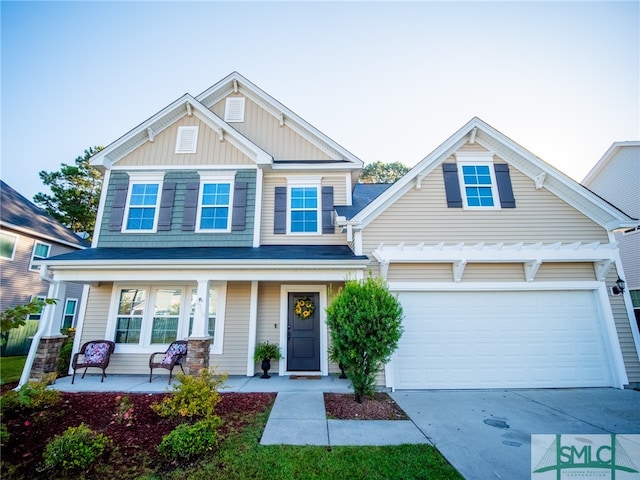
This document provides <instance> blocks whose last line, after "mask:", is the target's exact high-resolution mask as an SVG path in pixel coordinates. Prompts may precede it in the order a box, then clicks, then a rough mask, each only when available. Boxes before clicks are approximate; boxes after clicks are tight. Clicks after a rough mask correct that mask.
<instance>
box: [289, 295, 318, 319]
mask: <svg viewBox="0 0 640 480" xmlns="http://www.w3.org/2000/svg"><path fill="white" fill-rule="evenodd" d="M315 309H316V306H315V305H314V304H313V301H312V300H311V299H310V298H309V297H306V298H301V299H299V300H298V301H297V302H296V306H295V308H294V312H295V314H296V315H297V316H298V318H300V319H301V320H306V319H307V318H309V317H310V316H311V315H313V311H314V310H315Z"/></svg>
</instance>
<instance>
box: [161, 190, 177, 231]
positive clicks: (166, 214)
mask: <svg viewBox="0 0 640 480" xmlns="http://www.w3.org/2000/svg"><path fill="white" fill-rule="evenodd" d="M175 195H176V183H175V182H166V183H164V184H163V185H162V198H161V199H160V215H159V216H158V231H168V230H171V216H172V215H173V199H174V197H175Z"/></svg>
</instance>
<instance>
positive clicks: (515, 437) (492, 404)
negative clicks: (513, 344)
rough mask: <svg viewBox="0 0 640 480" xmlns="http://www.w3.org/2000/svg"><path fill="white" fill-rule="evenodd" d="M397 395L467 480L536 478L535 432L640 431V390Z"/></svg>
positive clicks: (438, 391)
mask: <svg viewBox="0 0 640 480" xmlns="http://www.w3.org/2000/svg"><path fill="white" fill-rule="evenodd" d="M391 396H392V397H393V399H394V400H395V401H396V402H397V403H398V405H400V406H401V407H402V408H403V409H404V411H405V412H406V413H407V415H409V417H411V419H412V420H413V421H414V422H415V423H416V425H417V426H418V428H419V429H420V430H421V431H422V432H423V433H424V434H425V436H426V437H427V438H428V439H429V440H431V442H432V443H433V444H434V445H435V446H436V447H437V448H438V450H439V451H440V452H441V453H442V454H443V455H444V456H445V457H446V458H447V460H448V461H449V462H450V463H451V464H452V465H453V466H454V467H455V468H456V469H457V470H458V471H459V472H460V473H461V474H462V475H463V476H464V477H465V478H466V479H467V480H475V479H478V480H488V479H514V480H519V479H528V478H531V434H609V433H626V434H639V433H640V392H638V391H633V390H617V389H613V388H575V389H549V390H428V391H398V392H395V393H392V394H391ZM639 463H640V461H639Z"/></svg>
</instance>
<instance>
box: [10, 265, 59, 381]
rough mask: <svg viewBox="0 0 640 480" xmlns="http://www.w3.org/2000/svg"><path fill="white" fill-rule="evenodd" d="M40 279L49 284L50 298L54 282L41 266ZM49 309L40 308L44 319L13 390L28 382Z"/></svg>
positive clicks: (45, 267) (47, 306)
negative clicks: (45, 313) (46, 311)
mask: <svg viewBox="0 0 640 480" xmlns="http://www.w3.org/2000/svg"><path fill="white" fill-rule="evenodd" d="M40 278H41V279H42V280H44V281H45V282H47V283H49V294H48V295H47V297H48V298H51V297H50V295H51V294H52V293H53V290H54V289H55V283H56V282H55V281H54V280H53V277H50V276H48V275H47V266H46V265H42V266H41V267H40ZM50 307H52V308H53V305H45V306H44V307H43V308H42V317H41V318H42V319H44V321H41V322H40V324H39V325H38V330H37V331H36V333H35V335H34V336H33V340H32V341H31V346H30V347H29V353H28V354H27V361H26V362H25V364H24V368H23V369H22V375H21V376H20V382H19V383H18V386H17V387H16V388H15V389H16V390H18V389H19V388H20V387H21V386H22V385H24V384H25V383H27V382H28V381H29V374H30V373H31V367H33V360H34V359H35V358H36V352H37V351H38V345H40V339H41V338H42V335H43V333H44V332H45V330H48V328H45V327H46V326H47V325H46V323H47V320H48V319H49V317H50V316H48V315H44V311H45V309H47V308H50Z"/></svg>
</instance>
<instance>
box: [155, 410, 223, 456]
mask: <svg viewBox="0 0 640 480" xmlns="http://www.w3.org/2000/svg"><path fill="white" fill-rule="evenodd" d="M221 424H222V421H221V419H220V417H218V416H216V415H213V416H211V417H207V418H205V419H203V420H199V421H197V422H196V423H194V424H193V425H189V424H186V423H183V424H181V425H178V426H177V427H176V428H175V429H174V430H173V431H172V432H171V433H169V434H168V435H165V436H164V437H162V442H161V443H160V445H158V452H159V453H160V454H161V455H163V456H164V457H166V458H167V459H169V460H187V459H189V458H192V457H194V456H196V455H202V454H204V453H207V452H211V451H212V450H213V449H214V448H215V446H216V444H217V428H218V427H219V426H220V425H221Z"/></svg>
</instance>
